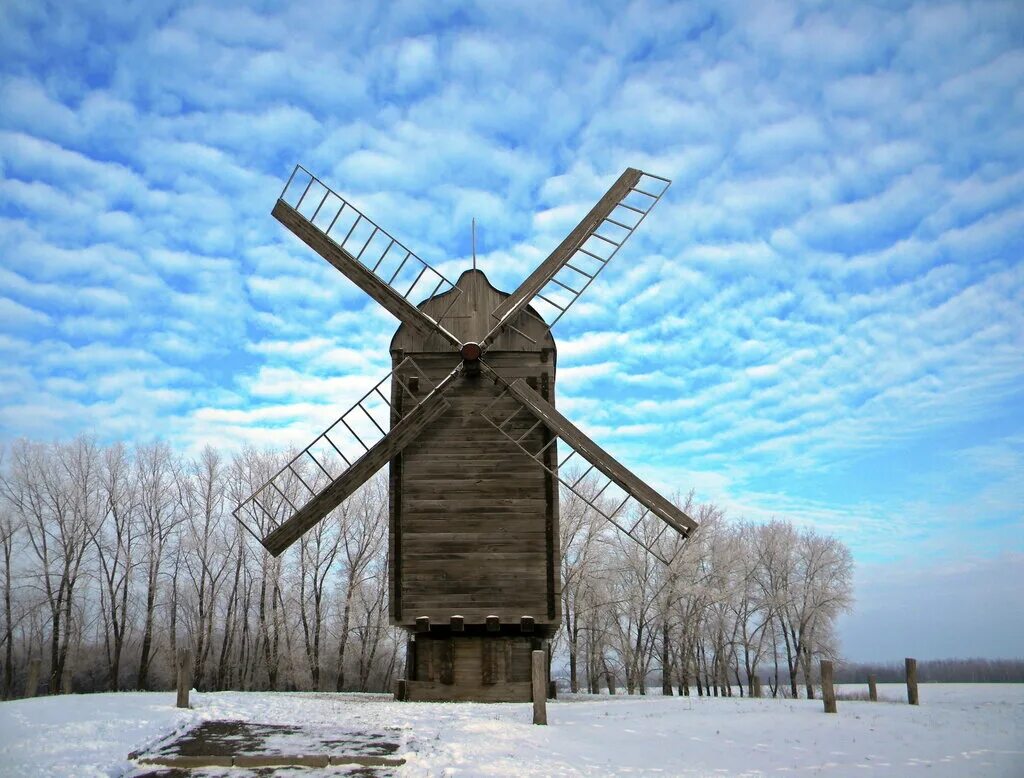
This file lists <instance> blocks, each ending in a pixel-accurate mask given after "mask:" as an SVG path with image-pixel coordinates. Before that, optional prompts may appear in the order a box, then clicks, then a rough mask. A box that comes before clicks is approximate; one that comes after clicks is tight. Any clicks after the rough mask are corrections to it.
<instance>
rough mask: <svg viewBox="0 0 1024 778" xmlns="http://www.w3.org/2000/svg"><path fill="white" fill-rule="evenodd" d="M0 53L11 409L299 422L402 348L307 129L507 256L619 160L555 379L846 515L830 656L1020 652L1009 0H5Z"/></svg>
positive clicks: (339, 164)
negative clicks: (325, 224) (286, 217)
mask: <svg viewBox="0 0 1024 778" xmlns="http://www.w3.org/2000/svg"><path fill="white" fill-rule="evenodd" d="M0 52H2V54H0V442H8V441H10V440H12V439H15V438H18V437H29V438H33V439H42V440H48V439H55V438H61V439H62V438H67V437H70V436H72V435H75V434H77V433H79V432H87V433H91V434H95V435H96V436H97V437H98V438H100V439H101V440H116V439H125V440H132V441H146V440H151V439H154V438H161V439H165V440H168V441H170V442H171V443H172V444H173V445H175V446H176V447H177V448H179V449H180V450H182V451H185V452H189V451H197V450H198V449H199V448H201V447H202V446H203V445H205V444H207V443H212V444H214V445H216V446H219V447H222V448H225V449H238V448H240V447H241V446H243V445H247V444H252V445H256V446H259V447H280V448H285V447H288V446H294V445H304V444H305V443H306V442H307V441H308V439H310V438H311V437H312V436H313V435H315V434H316V433H318V432H319V431H320V430H321V429H322V428H323V427H324V426H326V425H327V424H328V423H330V422H331V421H333V420H334V418H336V416H337V415H338V413H339V412H341V411H342V410H344V409H345V408H347V407H348V406H349V405H350V404H351V403H352V402H354V401H355V400H356V399H358V397H359V396H360V395H361V394H362V393H363V392H364V391H366V390H367V389H368V388H369V387H371V386H372V385H373V384H374V383H375V382H376V381H377V380H378V379H379V378H380V377H381V376H383V375H384V374H385V373H387V371H388V370H389V369H390V359H389V355H388V343H389V341H390V338H391V336H392V334H393V332H394V329H395V327H396V321H395V320H394V319H393V318H391V316H390V315H389V314H387V313H386V312H384V311H383V310H382V309H380V308H379V306H377V305H376V303H374V302H372V301H371V300H369V299H368V298H367V297H366V296H365V295H364V294H363V293H362V292H361V291H360V290H358V289H357V288H356V287H354V286H353V285H352V284H351V283H350V282H349V281H347V280H346V279H345V278H344V277H342V276H341V275H340V274H339V273H338V272H337V271H336V270H334V269H333V268H332V267H330V266H329V265H328V264H327V263H326V262H324V261H323V260H322V259H320V258H319V257H318V256H316V255H315V254H314V253H313V252H312V251H311V250H309V249H308V248H306V247H305V246H304V245H303V244H301V243H300V242H299V241H298V240H296V239H295V238H294V237H293V236H291V235H290V234H289V233H288V232H287V231H286V230H285V229H284V228H282V227H281V226H280V225H279V224H278V223H277V222H276V221H275V220H274V219H273V218H271V216H270V210H271V208H272V207H273V204H274V202H275V200H276V199H277V197H278V195H279V194H280V192H281V189H282V188H283V186H284V184H285V182H286V181H287V179H288V176H289V174H290V173H291V171H292V168H293V166H294V165H295V164H296V163H301V164H302V165H304V166H305V167H307V168H308V169H310V170H311V171H313V172H314V173H315V174H316V175H317V176H319V177H320V178H321V179H323V180H324V181H326V182H327V183H328V184H330V185H331V186H332V187H333V188H334V189H336V190H337V191H339V192H341V193H343V194H344V195H345V196H347V197H348V198H349V199H351V200H352V202H353V203H355V204H356V205H357V206H359V207H360V208H361V209H362V210H363V211H364V212H366V213H367V214H368V215H369V216H370V217H371V218H373V219H374V220H376V221H377V222H379V223H380V224H381V225H382V226H383V227H385V229H387V230H388V231H390V232H391V233H393V234H394V235H395V236H396V237H398V238H399V239H400V240H401V241H402V242H404V243H406V244H407V245H408V246H409V247H410V248H412V249H413V250H414V251H415V252H416V253H417V254H419V255H420V256H421V257H423V258H424V259H425V260H426V261H428V262H430V263H431V264H434V265H435V266H437V267H438V268H439V269H440V270H441V271H442V272H444V273H445V274H446V275H447V276H448V277H450V278H457V276H458V274H459V273H460V272H461V271H462V270H465V269H466V268H468V267H469V265H470V261H471V260H470V256H471V251H472V246H471V240H470V223H471V219H473V218H474V217H475V218H476V220H477V255H478V261H479V267H480V269H482V270H483V271H484V272H485V273H486V274H487V275H488V277H489V278H490V280H491V281H492V283H494V284H495V285H496V286H498V287H499V288H502V289H505V290H506V291H511V290H512V289H514V288H515V287H516V286H517V285H518V283H519V282H520V281H521V280H522V279H523V278H525V277H526V275H527V274H528V273H529V272H530V271H531V270H532V269H533V268H534V267H535V266H536V265H537V263H539V262H540V261H541V260H542V259H543V258H544V257H545V256H546V255H547V254H548V253H549V252H550V251H551V250H552V249H553V248H554V247H555V246H556V245H557V244H558V242H559V241H560V240H561V239H562V237H564V235H565V234H566V233H567V232H568V231H569V230H570V229H571V228H572V227H573V226H574V225H575V224H576V222H577V221H578V220H579V219H580V218H581V217H582V215H583V214H584V213H586V211H587V210H588V209H589V208H590V206H591V205H592V204H593V203H594V202H595V201H596V200H597V199H598V198H599V197H600V196H601V194H602V193H603V192H604V191H605V189H607V187H608V186H609V185H610V184H611V182H612V181H614V180H615V178H616V177H617V176H618V175H619V173H621V172H622V170H623V169H624V168H626V167H639V168H642V169H644V170H646V171H649V172H651V173H655V174H658V175H661V176H665V177H667V178H670V179H672V181H673V183H672V186H671V188H670V189H669V190H668V192H667V194H666V196H665V197H664V199H663V200H662V201H661V203H660V204H659V205H658V206H657V207H656V208H655V209H654V211H653V212H652V213H651V215H650V216H649V217H648V218H647V220H646V221H645V223H644V224H643V225H642V226H641V228H640V229H639V230H638V231H637V233H636V234H635V235H634V236H633V237H632V238H631V239H630V241H629V242H628V243H627V244H626V245H625V247H624V248H623V249H622V250H621V251H620V252H619V255H618V256H617V257H616V259H615V260H614V261H613V262H612V263H611V264H610V265H609V266H608V269H607V270H606V271H605V272H604V273H603V274H602V276H601V277H600V279H598V281H597V282H596V283H595V284H594V285H593V286H592V287H591V288H590V289H588V290H587V293H586V295H585V296H584V297H583V298H581V300H580V301H579V302H578V303H577V304H576V306H574V308H573V309H572V311H571V312H570V313H569V314H568V315H567V316H566V317H565V318H564V319H563V320H562V321H561V322H559V323H558V325H557V326H556V328H555V330H554V335H555V337H556V339H557V343H558V348H559V351H558V366H559V369H558V375H557V382H558V384H557V385H558V393H559V409H560V410H561V411H562V412H563V413H564V414H565V415H567V416H568V417H569V418H570V419H572V420H573V421H574V422H575V423H577V424H578V425H579V426H580V427H581V428H582V429H583V430H584V431H585V432H587V433H588V434H589V435H591V436H592V437H593V438H595V439H596V440H597V441H598V442H599V443H600V444H601V445H602V446H604V447H605V448H606V449H608V450H610V451H611V452H612V453H613V454H614V455H615V456H617V457H618V458H619V459H620V460H621V461H623V462H624V463H625V464H626V465H627V466H628V467H630V468H631V469H633V470H634V471H635V472H636V473H637V474H638V475H640V476H642V477H643V478H645V479H647V480H648V481H650V482H651V483H652V484H654V485H655V486H657V487H658V488H660V489H661V490H663V491H664V492H666V493H668V494H674V493H685V492H687V491H689V490H690V489H694V490H695V491H696V494H697V496H698V498H699V499H701V500H708V501H713V502H715V503H717V504H718V505H720V506H722V507H724V508H725V509H726V511H727V512H728V513H729V515H731V516H733V517H736V518H746V519H750V520H765V519H768V518H771V517H778V518H786V519H790V520H791V521H793V522H795V523H797V524H801V525H807V526H812V527H814V528H816V529H817V530H819V531H821V532H824V533H830V534H835V535H837V536H838V537H840V538H841V539H842V540H843V541H844V542H846V543H847V544H848V545H849V546H850V548H851V549H852V551H853V554H854V558H855V560H856V563H857V573H856V597H857V605H856V610H855V611H854V612H853V614H851V615H850V616H849V617H847V618H845V619H844V620H843V622H842V624H841V632H842V634H841V637H842V648H843V651H844V653H845V654H846V655H847V656H849V657H850V658H852V659H858V660H874V659H892V658H899V657H902V656H904V655H914V654H916V655H917V656H919V657H921V658H928V657H938V656H954V655H972V656H1024V604H1022V603H1024V511H1022V507H1021V506H1022V504H1024V261H1022V249H1024V6H1022V5H1020V4H1019V3H1016V2H1013V0H1010V2H948V3H947V2H916V3H909V2H905V3H901V2H878V3H870V2H863V3H845V2H839V3H827V2H811V3H800V2H756V3H749V4H743V3H729V2H725V3H719V2H716V3H707V4H701V3H678V4H676V3H659V2H625V1H620V2H612V3H588V4H587V5H586V6H583V5H580V4H577V3H548V2H545V3H522V2H503V3H476V4H474V3H450V2H435V3H394V4H366V3H363V4H345V3H318V2H304V3H293V4H287V6H285V7H280V6H278V5H277V4H273V3H254V4H252V5H237V4H234V3H231V2H218V3H214V4H209V5H203V4H195V5H188V6H181V5H178V4H174V3H166V2H159V1H158V2H149V3H144V4H127V3H85V4H83V3H74V2H64V3H59V4H47V3H40V2H21V1H20V0H5V2H4V3H3V4H2V5H0ZM909 652H913V654H911V653H909Z"/></svg>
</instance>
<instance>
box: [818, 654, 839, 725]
mask: <svg viewBox="0 0 1024 778" xmlns="http://www.w3.org/2000/svg"><path fill="white" fill-rule="evenodd" d="M821 697H822V699H823V700H824V701H825V713H835V712H836V689H835V686H833V685H832V663H831V662H830V661H828V660H827V659H822V660H821Z"/></svg>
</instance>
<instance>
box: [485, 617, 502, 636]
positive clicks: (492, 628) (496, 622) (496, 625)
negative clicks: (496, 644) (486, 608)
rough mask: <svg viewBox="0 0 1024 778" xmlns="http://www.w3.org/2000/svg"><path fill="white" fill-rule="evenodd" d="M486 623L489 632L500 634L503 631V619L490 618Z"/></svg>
mask: <svg viewBox="0 0 1024 778" xmlns="http://www.w3.org/2000/svg"><path fill="white" fill-rule="evenodd" d="M486 622H487V631H488V632H498V631H499V630H500V629H501V619H499V618H498V617H497V616H488V617H487V619H486Z"/></svg>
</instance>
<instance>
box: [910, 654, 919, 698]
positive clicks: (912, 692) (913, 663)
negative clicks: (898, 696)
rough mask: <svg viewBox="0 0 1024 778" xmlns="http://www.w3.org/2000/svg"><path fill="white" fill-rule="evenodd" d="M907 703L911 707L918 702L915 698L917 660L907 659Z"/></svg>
mask: <svg viewBox="0 0 1024 778" xmlns="http://www.w3.org/2000/svg"><path fill="white" fill-rule="evenodd" d="M907 702H909V703H910V704H911V705H918V704H920V701H919V699H918V696H917V660H916V659H911V658H910V657H909V656H908V657H907Z"/></svg>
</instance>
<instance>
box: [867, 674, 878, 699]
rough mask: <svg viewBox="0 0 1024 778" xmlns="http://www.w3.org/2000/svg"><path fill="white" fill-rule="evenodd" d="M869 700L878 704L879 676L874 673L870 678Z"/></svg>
mask: <svg viewBox="0 0 1024 778" xmlns="http://www.w3.org/2000/svg"><path fill="white" fill-rule="evenodd" d="M868 699H870V700H871V701H872V702H878V676H876V675H875V674H874V673H872V674H871V675H869V676H868Z"/></svg>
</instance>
